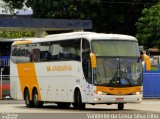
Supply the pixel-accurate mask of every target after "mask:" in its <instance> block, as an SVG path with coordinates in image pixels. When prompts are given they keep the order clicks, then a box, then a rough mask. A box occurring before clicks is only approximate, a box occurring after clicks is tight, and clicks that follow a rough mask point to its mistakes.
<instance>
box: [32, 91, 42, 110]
mask: <svg viewBox="0 0 160 119" xmlns="http://www.w3.org/2000/svg"><path fill="white" fill-rule="evenodd" d="M43 103H44V102H43V101H39V100H38V91H37V89H35V90H34V91H33V104H34V107H36V108H40V107H43Z"/></svg>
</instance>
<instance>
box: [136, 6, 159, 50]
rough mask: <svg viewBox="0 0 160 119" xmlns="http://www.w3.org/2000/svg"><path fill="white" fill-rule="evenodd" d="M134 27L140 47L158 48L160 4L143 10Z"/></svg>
mask: <svg viewBox="0 0 160 119" xmlns="http://www.w3.org/2000/svg"><path fill="white" fill-rule="evenodd" d="M136 26H137V34H136V37H137V38H138V39H139V41H140V43H141V44H142V45H144V46H145V47H146V48H151V47H158V48H160V4H157V5H154V6H152V7H150V8H148V9H147V8H145V9H144V10H143V11H142V17H140V18H139V19H138V21H137V22H136Z"/></svg>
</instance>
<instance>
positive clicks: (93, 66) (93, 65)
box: [90, 53, 97, 69]
mask: <svg viewBox="0 0 160 119" xmlns="http://www.w3.org/2000/svg"><path fill="white" fill-rule="evenodd" d="M90 59H91V66H92V68H94V69H95V68H96V67H97V63H96V56H95V54H94V53H90Z"/></svg>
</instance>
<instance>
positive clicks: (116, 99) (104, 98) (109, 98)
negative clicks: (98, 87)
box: [92, 94, 142, 104]
mask: <svg viewBox="0 0 160 119" xmlns="http://www.w3.org/2000/svg"><path fill="white" fill-rule="evenodd" d="M141 101H142V94H139V95H99V94H94V95H93V97H92V103H94V104H107V103H140V102H141Z"/></svg>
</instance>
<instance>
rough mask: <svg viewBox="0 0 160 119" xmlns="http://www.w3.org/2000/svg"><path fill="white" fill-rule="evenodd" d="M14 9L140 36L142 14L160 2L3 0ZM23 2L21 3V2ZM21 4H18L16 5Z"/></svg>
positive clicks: (38, 15) (101, 29)
mask: <svg viewBox="0 0 160 119" xmlns="http://www.w3.org/2000/svg"><path fill="white" fill-rule="evenodd" d="M3 1H5V2H7V3H8V6H9V7H11V8H18V9H19V8H20V7H21V6H23V4H25V5H26V6H28V7H31V8H32V9H33V17H35V18H53V19H91V20H92V21H93V29H92V30H93V31H96V32H106V33H121V34H128V35H135V34H136V26H135V22H136V21H137V19H138V18H139V17H140V16H141V11H142V10H143V9H144V8H148V7H150V6H152V5H154V4H156V3H157V2H158V1H159V0H138V1H137V0H132V1H129V0H3ZM19 1H21V2H19ZM17 2H18V4H16V3H17Z"/></svg>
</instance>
